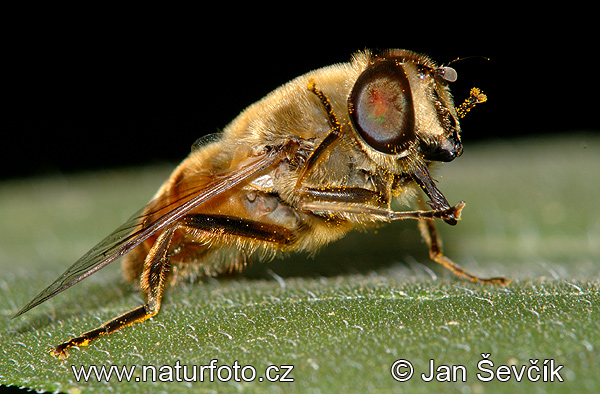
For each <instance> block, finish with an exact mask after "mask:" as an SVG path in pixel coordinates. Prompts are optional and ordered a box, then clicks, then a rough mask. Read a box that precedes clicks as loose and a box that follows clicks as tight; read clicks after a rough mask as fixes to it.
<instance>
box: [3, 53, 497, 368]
mask: <svg viewBox="0 0 600 394" xmlns="http://www.w3.org/2000/svg"><path fill="white" fill-rule="evenodd" d="M454 80H456V71H455V70H454V69H453V68H451V67H449V66H438V65H436V64H435V63H434V62H433V61H432V60H431V59H430V58H428V57H427V56H425V55H421V54H417V53H414V52H411V51H407V50H399V49H394V50H387V51H382V52H380V53H377V54H375V53H372V52H369V51H363V52H359V53H357V54H356V55H354V57H353V59H352V61H351V62H349V63H343V64H337V65H333V66H330V67H325V68H321V69H318V70H315V71H312V72H309V73H307V74H305V75H303V76H300V77H298V78H296V79H294V80H292V81H290V82H288V83H287V84H285V85H283V86H281V87H280V88H278V89H276V90H275V91H273V92H272V93H270V94H269V95H267V96H266V97H265V98H263V99H262V100H260V101H259V102H257V103H255V104H253V105H251V106H250V107H248V108H247V109H246V110H244V111H243V112H242V113H241V114H240V115H239V116H238V117H237V118H236V119H234V120H233V121H232V122H231V123H230V124H229V125H228V126H227V127H226V128H225V129H224V130H223V131H222V132H221V133H220V134H218V135H216V137H215V136H213V137H211V138H209V141H204V142H201V143H198V144H196V146H195V147H193V150H192V152H191V154H190V155H189V156H188V157H187V158H186V159H185V160H184V161H183V162H182V163H181V164H180V165H179V166H178V167H177V168H176V169H175V171H174V172H173V174H172V175H171V177H170V178H169V179H168V180H167V181H166V182H165V183H164V185H163V186H162V187H161V188H160V189H159V190H158V192H157V194H156V195H155V197H154V198H153V199H152V200H151V201H150V203H149V204H148V205H147V206H146V207H145V208H144V209H143V210H141V211H140V212H139V213H138V214H136V215H134V216H133V217H132V218H131V219H129V220H128V221H127V222H126V223H125V224H123V225H122V226H121V227H119V228H118V229H117V230H116V231H114V232H113V233H112V234H111V235H109V236H108V237H107V238H105V239H104V240H102V241H101V242H100V243H99V244H98V245H96V246H95V247H94V248H92V249H91V250H90V251H89V252H88V253H87V254H85V255H84V256H83V257H81V258H80V259H79V260H78V261H77V262H75V264H73V266H71V267H70V268H69V269H67V271H66V272H65V273H64V274H62V276H60V277H59V278H58V279H57V280H56V281H55V282H54V283H52V284H51V285H50V286H49V287H48V288H46V289H45V290H43V291H42V292H41V293H40V294H39V295H38V296H37V297H35V298H34V299H33V300H32V301H31V302H29V303H28V304H27V305H26V306H25V307H24V308H23V309H22V310H21V311H19V312H18V313H17V314H16V315H15V317H16V316H19V315H21V314H23V313H25V312H27V311H28V310H30V309H31V308H33V307H35V306H37V305H39V304H40V303H42V302H44V301H46V300H48V299H49V298H52V297H54V296H55V295H57V294H58V293H60V292H62V291H64V290H66V289H68V288H69V287H71V286H73V285H74V284H76V283H77V282H79V281H81V280H83V279H84V278H86V277H87V276H89V275H91V274H93V273H94V272H96V271H98V270H100V269H101V268H103V267H105V266H106V265H108V264H110V263H111V262H113V261H115V260H116V259H118V258H119V257H122V256H124V257H125V261H124V271H125V277H126V279H127V280H128V281H129V282H131V283H134V284H139V286H140V287H141V290H142V293H143V294H144V298H145V304H144V305H141V306H139V307H137V308H135V309H133V310H131V311H129V312H126V313H124V314H122V315H121V316H118V317H116V318H114V319H112V320H110V321H108V322H107V323H105V324H103V325H102V326H100V327H98V328H96V329H93V330H91V331H88V332H86V333H83V334H82V335H81V336H79V337H76V338H72V339H69V340H67V341H66V342H63V343H61V344H60V345H58V346H56V347H55V348H54V350H53V352H54V354H55V355H57V356H59V357H66V356H67V355H68V353H67V350H68V349H69V348H71V347H73V346H84V345H87V344H88V343H89V342H90V341H93V340H95V339H97V338H99V337H101V336H103V335H108V334H110V333H112V332H114V331H116V330H119V329H121V328H123V327H125V326H128V325H131V324H133V323H136V322H142V321H144V320H147V319H149V318H151V317H153V316H155V315H156V314H157V313H158V312H159V310H160V306H161V299H162V296H163V294H164V291H165V288H166V287H167V286H168V285H169V284H171V283H173V282H175V281H176V280H178V279H181V278H183V277H187V276H192V275H199V274H201V275H216V274H219V273H223V272H228V271H238V270H241V269H243V268H244V267H245V266H246V265H247V263H248V262H249V261H250V259H252V258H255V257H259V258H262V259H268V258H270V257H272V256H274V255H275V254H277V253H279V252H291V251H315V250H317V249H318V248H320V247H322V246H324V245H326V244H328V243H330V242H332V241H335V240H337V239H339V238H341V237H343V236H344V235H345V234H346V233H348V232H349V231H350V230H352V229H354V228H358V227H366V226H369V225H372V224H376V223H380V222H391V221H395V220H406V219H414V220H417V221H418V223H419V226H420V229H421V233H422V236H423V238H424V239H425V241H426V243H427V244H428V247H429V253H430V256H431V258H432V259H433V260H434V261H436V262H438V263H440V264H442V265H443V266H444V267H446V268H448V269H449V270H451V271H452V272H453V273H455V274H456V275H458V276H459V277H462V278H465V279H468V280H470V281H474V282H481V283H498V284H506V283H508V280H507V279H505V278H504V277H494V278H480V277H477V276H475V275H473V274H471V273H469V272H467V271H466V270H465V269H463V268H461V267H460V266H459V265H457V264H456V263H454V262H453V261H452V260H450V259H449V258H447V257H446V256H444V255H443V254H442V249H441V244H440V240H439V238H438V235H437V233H436V229H435V223H434V221H435V219H439V220H442V221H444V222H446V223H448V224H450V225H455V224H456V223H457V221H458V220H459V219H460V214H461V210H462V209H463V207H464V205H465V203H464V202H462V201H461V202H459V203H458V204H456V205H454V206H451V205H450V204H449V203H448V201H447V200H446V198H445V197H444V195H443V194H442V192H441V191H440V190H439V189H438V188H437V187H436V185H435V183H434V181H433V179H432V177H431V175H430V173H429V166H430V165H431V164H432V163H434V162H448V161H451V160H453V159H455V158H456V157H458V156H460V155H461V153H462V144H461V140H460V126H459V117H460V116H459V115H464V114H465V113H466V112H468V111H469V110H470V109H471V108H472V107H473V106H474V105H475V104H477V103H479V102H482V101H485V96H484V95H483V94H481V93H480V92H479V91H477V90H475V89H474V90H472V92H471V96H470V97H469V99H468V100H467V101H466V102H465V104H463V105H461V106H459V107H457V108H455V107H454V103H453V99H452V96H451V94H450V90H449V87H448V85H449V83H450V82H453V81H454ZM421 192H424V193H425V195H426V196H427V197H428V198H429V201H427V204H428V205H429V207H427V205H426V204H424V203H423V199H421V198H418V194H419V193H421ZM393 199H397V200H399V201H400V202H403V203H407V202H409V201H417V206H416V210H413V211H394V210H391V208H390V204H391V202H392V200H393Z"/></svg>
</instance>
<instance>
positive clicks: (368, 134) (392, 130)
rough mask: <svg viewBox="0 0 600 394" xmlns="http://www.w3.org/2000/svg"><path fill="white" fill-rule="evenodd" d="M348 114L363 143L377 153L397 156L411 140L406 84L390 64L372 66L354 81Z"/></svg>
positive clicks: (411, 111)
mask: <svg viewBox="0 0 600 394" xmlns="http://www.w3.org/2000/svg"><path fill="white" fill-rule="evenodd" d="M348 111H349V113H350V118H351V119H352V122H353V124H354V127H355V128H356V130H357V131H358V134H359V135H360V136H361V138H362V139H363V141H365V142H366V143H367V144H368V145H369V146H370V147H372V148H373V149H375V150H377V151H379V152H382V153H387V154H392V155H397V154H400V153H402V152H403V151H405V150H406V149H408V147H409V146H410V144H411V142H412V141H413V140H414V139H415V131H414V125H415V115H414V108H413V101H412V94H411V91H410V84H409V82H408V79H407V77H406V73H405V71H404V68H403V67H402V64H399V63H396V61H394V60H387V61H381V62H378V63H375V64H373V65H371V66H369V67H368V68H367V69H366V70H365V71H364V72H363V73H362V74H361V75H360V76H359V77H358V79H357V81H356V83H355V85H354V87H353V88H352V92H351V93H350V97H349V98H348Z"/></svg>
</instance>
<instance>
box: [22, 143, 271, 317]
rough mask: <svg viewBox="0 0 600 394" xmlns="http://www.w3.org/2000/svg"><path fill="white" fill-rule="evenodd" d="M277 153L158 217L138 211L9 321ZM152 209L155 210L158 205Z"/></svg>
mask: <svg viewBox="0 0 600 394" xmlns="http://www.w3.org/2000/svg"><path fill="white" fill-rule="evenodd" d="M277 152H278V150H272V151H271V152H269V153H267V154H264V155H261V156H256V157H253V158H250V159H248V160H247V161H245V162H244V163H243V165H240V166H238V167H236V168H235V169H231V170H229V171H228V172H227V173H226V174H224V175H220V176H218V177H216V178H215V179H214V180H212V181H211V182H209V183H208V184H204V185H202V186H201V187H196V188H190V189H189V190H188V191H187V193H186V194H185V195H184V196H183V197H182V198H181V199H180V200H178V201H177V202H176V203H173V204H171V205H170V206H168V207H166V208H165V207H161V208H160V210H162V211H164V212H163V213H162V214H160V212H159V215H156V214H157V210H152V209H150V210H149V211H148V210H146V209H145V208H144V209H142V210H140V211H138V212H137V213H136V214H135V215H133V216H132V217H131V218H130V219H129V220H127V221H126V222H125V223H124V224H123V225H122V226H121V227H119V228H118V229H116V230H115V231H114V232H112V233H111V234H110V235H109V236H108V237H106V238H104V239H103V240H102V241H101V242H100V243H98V244H97V245H96V246H94V247H93V248H92V249H90V251H89V252H87V253H86V254H85V255H83V256H82V257H81V258H80V259H79V260H77V261H76V262H75V263H74V264H73V265H72V266H71V267H70V268H69V269H67V270H66V271H65V272H64V273H63V274H62V275H61V276H60V277H59V278H58V279H56V280H55V281H54V282H53V283H52V284H51V285H50V286H48V287H47V288H46V289H44V290H43V291H42V292H41V293H40V294H38V295H37V296H36V297H35V298H34V299H33V300H31V301H30V302H29V303H28V304H27V305H25V306H24V307H23V309H21V310H20V311H19V312H17V313H16V314H15V315H14V316H13V319H14V318H15V317H17V316H20V315H22V314H23V313H25V312H27V311H28V310H30V309H31V308H34V307H36V306H38V305H39V304H41V303H42V302H44V301H46V300H48V299H50V298H52V297H54V296H55V295H57V294H58V293H60V292H62V291H64V290H66V289H68V288H69V287H71V286H73V285H74V284H76V283H78V282H79V281H81V280H83V279H85V278H87V277H88V276H90V275H92V274H93V273H95V272H97V271H98V270H100V269H102V268H104V267H106V266H107V265H108V264H110V263H112V262H113V261H115V260H116V259H118V258H119V257H121V256H123V255H124V254H126V253H128V252H129V251H131V250H132V249H133V248H135V247H136V246H137V245H139V244H140V243H142V242H144V241H145V240H146V239H148V238H149V237H151V236H152V235H153V234H156V233H157V232H159V231H161V230H164V229H165V228H166V227H168V226H170V225H172V223H174V222H176V221H177V220H179V219H181V218H182V217H183V216H184V215H185V214H186V213H188V212H189V211H191V210H193V209H194V208H196V207H198V206H199V205H201V204H203V203H205V202H207V201H208V200H210V199H211V198H213V197H215V196H218V195H219V194H220V193H223V192H224V191H226V190H229V189H231V188H232V187H235V186H236V185H238V184H240V183H241V182H243V181H244V180H246V179H248V178H250V177H252V176H253V175H257V174H258V173H260V172H262V171H264V170H265V169H267V168H268V167H270V166H272V165H273V164H275V163H276V162H277V161H279V156H278V155H277ZM149 205H150V206H152V205H153V202H150V204H149ZM155 205H157V206H158V204H155ZM153 216H154V217H155V216H158V219H156V220H154V221H152V222H149V223H148V220H144V218H150V217H153Z"/></svg>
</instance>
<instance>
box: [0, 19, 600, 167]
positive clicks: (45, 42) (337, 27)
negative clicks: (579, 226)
mask: <svg viewBox="0 0 600 394" xmlns="http://www.w3.org/2000/svg"><path fill="white" fill-rule="evenodd" d="M490 17H493V15H490ZM498 18H500V23H498V25H497V26H495V27H493V26H490V25H489V24H488V22H487V21H486V20H485V19H482V20H477V19H471V20H467V21H466V22H464V21H457V20H453V19H451V18H447V19H435V18H431V19H427V20H426V22H421V23H415V24H410V25H408V24H400V23H399V24H397V25H393V26H389V28H388V29H379V28H373V26H371V25H370V24H369V23H366V24H362V25H361V26H357V25H356V23H355V24H354V25H352V24H348V23H342V22H350V21H341V20H337V19H336V20H331V19H330V20H327V19H323V20H312V19H311V18H307V19H306V20H305V21H303V22H302V21H301V22H300V23H298V24H293V25H287V24H286V23H285V21H284V23H279V24H278V25H276V26H275V25H271V24H264V23H259V22H258V21H257V22H256V23H253V21H252V20H250V21H246V22H247V23H245V24H239V23H238V22H234V21H231V20H228V19H223V20H220V19H215V20H214V23H212V24H210V26H208V25H206V24H203V23H200V22H199V21H198V22H194V21H193V18H189V19H186V20H181V21H180V20H179V19H177V18H175V19H173V18H171V17H169V18H167V17H164V18H163V19H164V20H163V19H161V17H160V16H156V15H155V16H154V19H152V20H147V21H142V22H141V23H140V20H139V19H138V20H136V21H135V22H136V23H133V22H134V21H132V20H130V19H127V18H125V19H122V20H119V21H114V20H112V19H111V18H107V19H105V20H103V19H100V20H95V21H93V22H92V21H89V20H86V19H85V18H79V19H77V22H73V20H69V19H68V18H67V20H64V21H63V20H61V21H60V22H56V23H54V22H48V21H45V23H43V24H38V23H35V21H26V22H24V23H23V24H19V25H18V26H15V27H14V28H13V29H12V31H11V32H10V33H9V34H8V35H7V40H6V41H7V43H6V44H7V45H5V47H4V49H3V52H4V53H3V59H4V60H3V63H4V66H5V67H6V68H5V71H4V72H3V73H4V76H3V89H2V90H3V96H4V98H5V100H4V101H5V107H4V111H3V112H4V113H5V115H4V116H3V120H2V130H3V132H2V143H1V144H0V147H1V151H2V155H1V160H2V162H1V164H2V165H1V166H0V178H12V177H22V176H35V175H45V174H56V173H70V172H76V171H87V170H90V169H99V168H110V167H117V166H123V165H144V164H152V163H156V162H164V161H169V162H173V163H174V164H175V163H177V162H179V161H180V160H181V159H183V158H184V157H185V156H186V155H187V153H188V152H189V149H190V146H191V144H192V143H193V142H194V141H195V140H196V139H197V138H198V137H200V136H201V135H203V134H207V133H213V132H215V131H217V130H219V129H221V128H223V127H224V126H225V125H226V124H227V123H228V122H229V121H230V120H232V119H233V118H234V117H235V116H236V115H237V114H238V113H239V112H240V111H241V110H243V109H244V108H245V107H247V106H248V105H250V104H251V103H253V102H255V101H257V100H258V99H260V98H261V97H263V96H264V95H265V94H267V93H268V92H270V91H272V90H273V89H275V88H277V87H278V86H279V85H281V84H283V83H285V82H287V81H288V80H290V79H292V78H294V77H296V76H298V75H301V74H303V73H305V72H307V71H310V70H311V69H315V68H319V67H323V66H327V65H330V64H333V63H336V62H344V61H348V60H349V58H350V55H351V54H352V53H353V52H355V51H357V50H361V49H364V48H378V49H385V48H389V47H397V48H406V49H411V50H414V51H417V52H423V53H426V54H428V55H429V56H431V57H432V58H433V59H434V60H435V61H437V62H438V63H448V62H449V61H452V60H453V59H455V58H457V57H467V56H486V57H489V58H490V60H489V61H486V60H484V59H482V58H472V59H468V60H464V61H461V62H457V63H455V64H454V65H453V67H454V68H455V69H456V70H457V72H458V81H457V82H455V83H454V84H453V85H452V91H453V93H454V96H455V100H456V102H457V103H460V102H462V101H463V100H464V99H465V98H466V96H467V95H468V91H469V89H470V88H471V87H473V86H477V87H479V88H481V89H482V90H483V91H484V92H485V93H486V94H487V95H488V97H489V101H488V102H487V103H485V104H483V105H480V106H478V107H477V108H475V109H474V110H473V111H472V112H471V113H470V114H469V115H468V116H467V117H466V118H465V119H463V120H462V122H461V123H462V128H463V142H464V144H465V149H468V144H469V143H471V142H475V141H481V140H490V139H514V138H515V137H521V136H533V135H549V136H550V135H558V134H561V135H562V134H567V133H571V132H573V131H582V130H583V131H591V132H598V129H599V127H598V125H599V124H600V122H599V121H598V120H597V109H596V108H597V94H598V78H599V75H600V73H599V72H598V66H597V63H598V62H597V60H595V59H596V52H597V50H595V49H592V48H593V47H594V46H597V43H594V42H595V40H596V39H597V33H593V31H592V29H591V27H590V28H589V29H587V28H586V26H587V25H585V24H581V23H578V24H576V25H574V24H573V23H571V22H569V20H568V18H566V16H561V17H560V18H558V19H557V20H552V21H545V23H543V24H532V23H531V20H530V19H528V18H524V19H520V20H518V19H510V20H509V19H503V18H502V17H500V16H499V17H498ZM547 18H548V17H547ZM167 19H168V20H167ZM190 19H192V20H190ZM354 22H356V20H355V21H354ZM574 26H575V27H574ZM350 27H351V28H350ZM365 27H369V28H368V29H365ZM367 33H370V34H367Z"/></svg>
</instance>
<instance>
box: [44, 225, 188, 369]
mask: <svg viewBox="0 0 600 394" xmlns="http://www.w3.org/2000/svg"><path fill="white" fill-rule="evenodd" d="M177 227H178V226H172V227H170V228H168V229H167V230H165V231H164V232H163V233H162V234H161V235H160V236H159V237H158V239H157V240H156V242H155V243H154V245H153V246H152V249H150V252H149V253H148V256H147V257H146V260H145V261H144V272H143V274H142V278H141V285H142V291H143V292H144V295H145V298H146V303H145V304H144V305H142V306H139V307H137V308H135V309H132V310H130V311H129V312H125V313H124V314H122V315H120V316H118V317H116V318H114V319H112V320H110V321H108V322H106V323H104V324H103V325H101V326H100V327H98V328H95V329H93V330H91V331H88V332H85V333H83V334H81V335H80V336H78V337H76V338H72V339H69V340H68V341H66V342H63V343H61V344H60V345H58V346H56V347H55V348H54V349H53V350H52V353H53V354H54V355H55V356H57V357H59V358H66V357H68V352H67V350H68V349H69V348H71V347H73V346H77V347H80V346H87V345H88V344H89V343H90V342H91V341H93V340H95V339H98V338H100V337H101V336H103V335H108V334H110V333H113V332H115V331H117V330H120V329H121V328H123V327H127V326H129V325H132V324H134V323H138V322H143V321H145V320H148V319H150V318H151V317H153V316H155V315H156V314H157V313H158V311H159V310H160V303H161V299H162V296H163V293H164V291H165V284H166V283H167V279H168V277H169V274H170V271H171V270H170V268H171V265H170V264H169V261H168V251H169V246H170V243H171V239H172V238H173V233H174V232H175V230H176V229H177Z"/></svg>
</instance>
